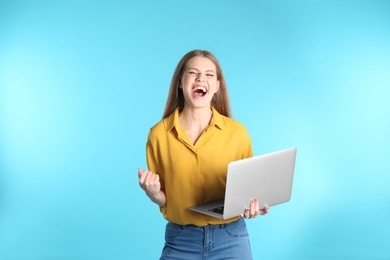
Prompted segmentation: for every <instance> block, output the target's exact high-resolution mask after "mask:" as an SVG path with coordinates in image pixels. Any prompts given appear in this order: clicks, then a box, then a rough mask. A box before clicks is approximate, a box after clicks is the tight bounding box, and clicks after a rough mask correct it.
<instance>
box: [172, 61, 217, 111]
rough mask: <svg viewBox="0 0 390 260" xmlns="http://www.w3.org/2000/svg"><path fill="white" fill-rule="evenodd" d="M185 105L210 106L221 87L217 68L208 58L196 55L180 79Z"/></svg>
mask: <svg viewBox="0 0 390 260" xmlns="http://www.w3.org/2000/svg"><path fill="white" fill-rule="evenodd" d="M180 88H182V89H183V95H184V100H185V107H188V106H190V107H192V108H202V107H210V104H211V99H212V98H213V96H214V94H215V93H216V92H217V91H218V89H219V80H218V79H217V68H216V66H215V65H214V63H213V62H212V61H211V60H209V59H208V58H205V57H201V56H196V57H194V58H192V59H190V60H189V61H188V62H187V64H186V68H185V70H184V73H183V76H182V78H181V81H180Z"/></svg>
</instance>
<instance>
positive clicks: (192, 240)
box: [160, 218, 252, 260]
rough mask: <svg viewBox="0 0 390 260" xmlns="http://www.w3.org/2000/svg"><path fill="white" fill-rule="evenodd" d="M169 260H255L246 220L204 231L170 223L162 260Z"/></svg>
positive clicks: (203, 229) (191, 226)
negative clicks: (253, 259)
mask: <svg viewBox="0 0 390 260" xmlns="http://www.w3.org/2000/svg"><path fill="white" fill-rule="evenodd" d="M168 259H177V260H184V259H185V260H206V259H207V260H208V259H240V260H247V259H252V252H251V246H250V242H249V235H248V232H247V228H246V224H245V220H244V219H243V218H240V219H239V220H237V221H235V222H232V223H229V224H223V225H208V226H205V227H198V226H194V225H185V226H181V225H176V224H173V223H171V222H168V224H167V226H166V229H165V245H164V248H163V251H162V255H161V258H160V260H168Z"/></svg>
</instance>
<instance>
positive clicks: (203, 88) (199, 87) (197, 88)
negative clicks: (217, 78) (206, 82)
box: [195, 86, 207, 92]
mask: <svg viewBox="0 0 390 260" xmlns="http://www.w3.org/2000/svg"><path fill="white" fill-rule="evenodd" d="M195 90H202V91H203V92H206V91H207V90H206V88H205V87H203V86H197V87H196V88H195Z"/></svg>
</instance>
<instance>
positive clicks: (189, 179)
mask: <svg viewBox="0 0 390 260" xmlns="http://www.w3.org/2000/svg"><path fill="white" fill-rule="evenodd" d="M251 156H252V143H251V140H250V137H249V134H248V132H247V130H246V128H245V127H244V126H243V125H242V124H240V123H239V122H237V121H235V120H233V119H231V118H230V104H229V98H228V92H227V87H226V83H225V79H224V76H223V73H222V69H221V66H220V64H219V62H218V60H217V59H216V58H215V56H214V55H213V54H212V53H210V52H208V51H202V50H194V51H190V52H189V53H187V54H186V55H185V56H184V57H183V58H182V59H181V60H180V62H179V64H178V65H177V67H176V70H175V73H174V75H173V78H172V82H171V86H170V90H169V94H168V100H167V103H166V106H165V111H164V114H163V119H162V120H161V121H160V122H159V123H157V124H156V125H155V126H153V127H152V128H151V129H150V132H149V135H148V140H147V144H146V157H147V164H148V168H149V170H143V169H138V176H139V184H140V186H141V188H142V189H143V190H144V191H145V193H146V195H147V196H148V197H149V198H150V199H151V200H152V201H153V202H155V203H156V204H158V205H159V206H160V211H161V212H162V214H163V216H164V217H165V219H167V220H168V223H167V226H166V231H165V246H164V248H163V251H162V255H161V259H252V253H251V248H250V242H249V236H248V233H247V229H246V225H245V220H244V218H254V217H257V216H258V215H264V214H266V213H267V212H268V211H269V207H266V208H264V209H262V210H259V204H258V201H257V199H255V200H253V201H251V202H250V208H248V209H246V210H245V212H243V214H242V217H236V218H232V219H229V220H221V219H216V218H213V217H209V216H206V215H203V214H199V213H196V212H193V211H190V210H188V208H189V207H191V206H194V205H197V204H201V203H205V202H208V201H211V200H216V199H220V198H221V197H223V195H224V193H225V182H226V172H227V165H228V163H229V162H231V161H234V160H239V159H244V158H247V157H251Z"/></svg>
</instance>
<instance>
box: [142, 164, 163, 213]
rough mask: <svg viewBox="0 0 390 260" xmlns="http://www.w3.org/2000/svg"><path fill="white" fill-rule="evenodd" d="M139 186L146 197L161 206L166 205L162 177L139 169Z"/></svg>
mask: <svg viewBox="0 0 390 260" xmlns="http://www.w3.org/2000/svg"><path fill="white" fill-rule="evenodd" d="M138 178H139V186H141V188H142V189H143V190H144V191H145V193H146V195H148V197H149V198H150V199H151V200H152V201H153V202H155V203H157V204H158V205H160V206H164V205H165V194H164V193H163V192H162V191H161V183H160V176H159V175H158V174H155V173H153V172H151V171H149V170H143V169H141V168H138Z"/></svg>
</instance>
